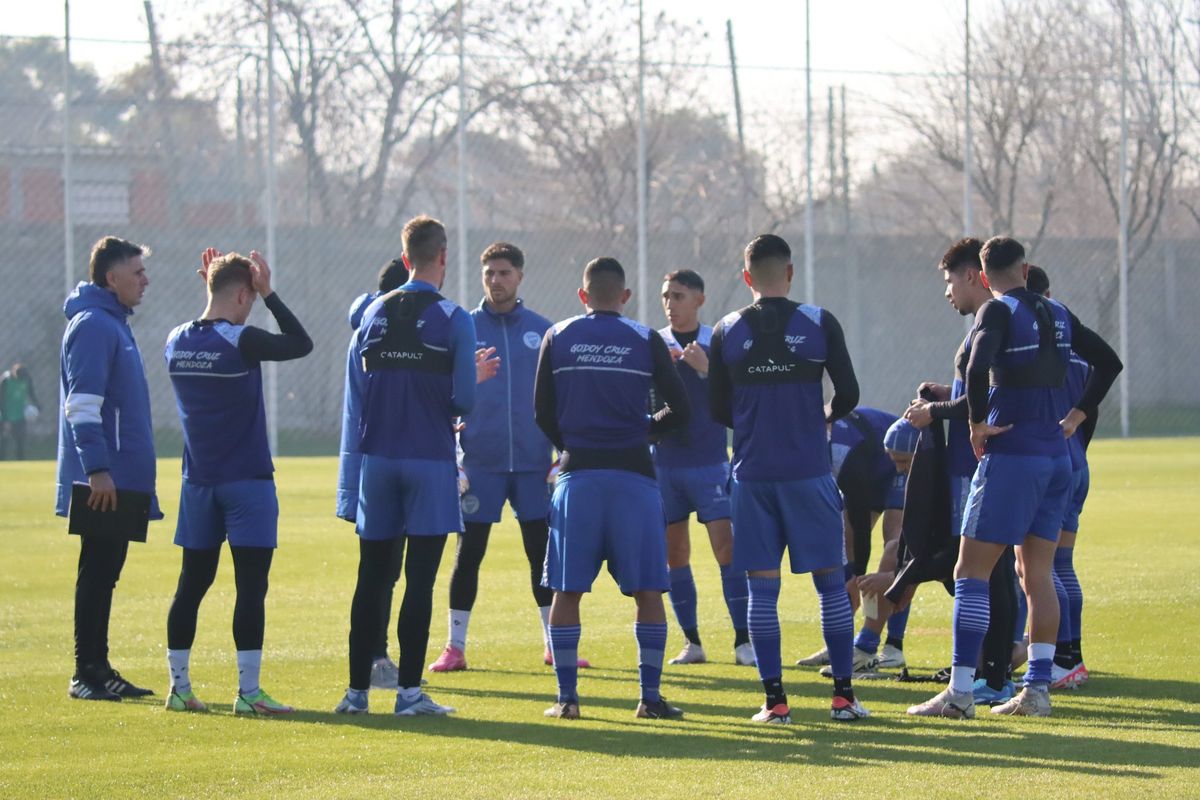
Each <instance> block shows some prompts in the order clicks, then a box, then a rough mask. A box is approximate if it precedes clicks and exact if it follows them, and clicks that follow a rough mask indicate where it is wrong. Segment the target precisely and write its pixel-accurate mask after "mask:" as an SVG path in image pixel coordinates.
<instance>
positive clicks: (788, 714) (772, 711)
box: [750, 703, 792, 725]
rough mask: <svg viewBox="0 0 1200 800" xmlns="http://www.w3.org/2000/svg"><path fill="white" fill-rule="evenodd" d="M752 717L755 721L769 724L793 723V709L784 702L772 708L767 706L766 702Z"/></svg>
mask: <svg viewBox="0 0 1200 800" xmlns="http://www.w3.org/2000/svg"><path fill="white" fill-rule="evenodd" d="M750 719H751V720H753V721H754V722H763V723H766V724H767V725H791V724H792V710H791V709H790V708H788V707H787V706H786V705H784V704H783V703H780V704H779V705H776V706H772V707H771V708H767V706H766V704H765V703H764V704H763V707H762V708H761V709H760V710H759V712H758V713H757V714H755V715H754V716H753V717H751V718H750Z"/></svg>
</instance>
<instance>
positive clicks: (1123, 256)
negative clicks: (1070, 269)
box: [1117, 2, 1132, 438]
mask: <svg viewBox="0 0 1200 800" xmlns="http://www.w3.org/2000/svg"><path fill="white" fill-rule="evenodd" d="M1128 24H1129V9H1128V8H1127V7H1126V5H1125V3H1124V2H1122V3H1121V154H1120V159H1121V163H1120V167H1119V168H1120V191H1121V196H1120V198H1119V200H1118V205H1117V227H1118V230H1117V250H1118V266H1117V295H1118V299H1117V318H1118V323H1119V329H1120V330H1119V333H1118V347H1119V348H1120V352H1121V361H1123V362H1124V364H1125V369H1123V370H1121V376H1120V381H1121V383H1120V400H1121V436H1122V437H1125V438H1128V437H1129V370H1130V367H1131V366H1132V365H1131V364H1130V363H1129V114H1128V98H1127V95H1128V91H1129V89H1128V84H1129V66H1128V59H1127V56H1126V52H1125V48H1126V46H1127V42H1128V40H1129V32H1128Z"/></svg>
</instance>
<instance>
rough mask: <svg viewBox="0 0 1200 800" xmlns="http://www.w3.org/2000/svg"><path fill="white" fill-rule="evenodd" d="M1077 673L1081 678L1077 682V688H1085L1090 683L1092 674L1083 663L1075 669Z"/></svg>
mask: <svg viewBox="0 0 1200 800" xmlns="http://www.w3.org/2000/svg"><path fill="white" fill-rule="evenodd" d="M1075 671H1076V672H1077V673H1079V677H1078V678H1077V679H1076V680H1075V685H1076V686H1083V685H1084V684H1085V683H1087V682H1088V679H1090V678H1091V677H1092V675H1091V673H1090V672H1088V668H1087V667H1086V666H1084V663H1083V662H1082V661H1080V662H1079V666H1077V667H1075Z"/></svg>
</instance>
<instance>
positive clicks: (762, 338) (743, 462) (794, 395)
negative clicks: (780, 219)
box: [708, 234, 868, 724]
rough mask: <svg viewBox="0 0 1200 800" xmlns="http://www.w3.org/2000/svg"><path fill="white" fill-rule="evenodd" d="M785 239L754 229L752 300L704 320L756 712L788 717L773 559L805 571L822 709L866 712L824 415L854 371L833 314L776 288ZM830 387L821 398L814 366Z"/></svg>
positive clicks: (846, 404) (846, 390)
mask: <svg viewBox="0 0 1200 800" xmlns="http://www.w3.org/2000/svg"><path fill="white" fill-rule="evenodd" d="M792 272H793V269H792V251H791V248H789V247H788V245H787V242H785V241H784V240H783V239H781V238H780V237H778V236H774V235H772V234H765V235H762V236H759V237H757V238H755V239H754V240H753V241H751V242H750V244H748V245H746V251H745V267H744V269H743V271H742V277H743V280H745V282H746V284H747V286H749V287H750V291H751V294H752V295H753V297H754V302H753V304H751V305H749V306H746V307H745V308H743V309H741V310H740V311H735V312H733V313H732V314H729V315H728V316H726V317H725V318H724V319H722V320H721V321H720V323H718V324H717V326H716V327H715V328H714V330H713V339H712V350H711V354H710V356H709V375H708V380H709V393H710V395H709V396H710V403H711V407H712V413H713V417H714V418H715V419H717V420H718V421H719V422H721V423H723V424H724V425H725V426H726V427H729V428H732V429H733V487H732V488H733V491H732V510H733V531H734V536H733V562H734V567H735V569H737V570H738V571H739V572H742V571H744V572H746V573H747V574H748V583H749V587H750V608H749V621H750V643H751V644H752V645H753V646H754V655H755V658H756V660H757V663H758V673H759V677H761V678H762V682H763V688H764V689H765V691H766V702H765V703H764V704H763V707H762V709H761V710H760V711H759V712H758V713H757V714H755V715H754V720H755V721H757V722H765V723H773V724H786V723H790V722H791V713H790V711H789V709H788V702H787V695H786V694H785V692H784V689H783V680H782V675H783V664H782V661H781V659H780V636H779V614H778V611H777V604H778V601H779V586H780V573H779V566H780V561H781V560H782V558H783V552H784V550H785V549H786V550H787V552H788V558H789V562H790V566H791V570H792V572H793V573H803V572H811V573H812V576H813V583H814V585H815V586H816V589H817V592H818V594H819V596H820V603H821V630H822V633H823V634H824V636H825V644H826V646H827V647H828V649H829V657H830V661H831V666H832V668H833V669H832V672H833V679H834V689H833V692H834V696H833V707H832V711H831V716H832V717H833V719H836V720H852V719H858V718H860V717H865V716H867V713H868V712H867V710H866V709H865V708H864V707H863V705H862V704H861V703H860V702H859V701H858V700H857V699H856V698H855V697H854V689H853V686H852V682H851V673H852V672H853V661H854V655H853V650H854V611H853V610H852V608H851V605H850V596H849V594H848V592H847V590H846V583H847V576H846V572H847V569H846V558H845V538H844V535H843V528H842V498H841V495H840V494H839V493H838V488H837V483H836V482H835V481H834V478H833V474H832V471H831V464H830V456H829V444H828V440H827V438H826V425H827V424H828V423H832V422H834V421H835V420H838V419H841V418H842V417H844V416H845V415H846V414H848V413H850V411H852V410H853V409H854V406H855V405H856V404H857V403H858V380H857V379H856V378H855V376H854V367H853V365H852V364H851V362H850V354H849V353H848V352H847V351H846V340H845V337H844V335H843V334H842V328H841V325H840V324H838V321H837V319H835V318H834V316H833V315H832V314H830V313H829V312H828V311H826V310H825V309H822V308H819V307H817V306H810V305H803V304H799V303H795V302H793V301H791V300H789V299H788V296H787V295H788V291H789V290H790V288H791V283H792ZM825 374H828V375H829V378H830V380H831V381H832V383H833V398H832V399H831V401H830V404H829V406H828V407H824V406H823V405H822V387H821V380H822V377H823V376H824V375H825Z"/></svg>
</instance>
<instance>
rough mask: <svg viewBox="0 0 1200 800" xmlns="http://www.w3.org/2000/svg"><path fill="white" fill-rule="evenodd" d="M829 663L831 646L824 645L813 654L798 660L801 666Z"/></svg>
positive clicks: (797, 663) (798, 664)
mask: <svg viewBox="0 0 1200 800" xmlns="http://www.w3.org/2000/svg"><path fill="white" fill-rule="evenodd" d="M828 663H829V648H827V647H822V648H821V649H820V650H818V651H817V652H815V653H813V654H812V655H811V656H806V657H804V658H802V659H800V660H799V661H797V662H796V666H799V667H820V666H822V665H824V664H828Z"/></svg>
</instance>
